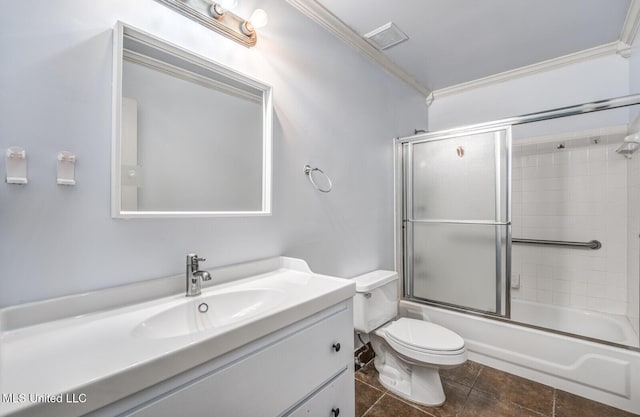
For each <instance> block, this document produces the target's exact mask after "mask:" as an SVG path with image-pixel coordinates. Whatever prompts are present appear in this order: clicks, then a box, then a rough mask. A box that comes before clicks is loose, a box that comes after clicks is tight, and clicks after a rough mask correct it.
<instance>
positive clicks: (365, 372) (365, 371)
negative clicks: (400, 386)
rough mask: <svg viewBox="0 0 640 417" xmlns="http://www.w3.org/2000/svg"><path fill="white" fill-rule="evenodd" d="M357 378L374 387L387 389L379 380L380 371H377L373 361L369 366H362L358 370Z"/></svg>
mask: <svg viewBox="0 0 640 417" xmlns="http://www.w3.org/2000/svg"><path fill="white" fill-rule="evenodd" d="M356 379H357V380H359V381H362V382H365V383H367V384H369V385H371V386H372V387H374V388H378V389H379V390H382V391H386V388H385V387H383V386H382V384H381V383H380V381H379V380H378V371H376V367H375V366H374V365H373V361H371V362H369V363H368V364H367V366H365V367H364V368H361V369H360V370H359V371H358V372H356Z"/></svg>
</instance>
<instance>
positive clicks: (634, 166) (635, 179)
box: [627, 36, 640, 335]
mask: <svg viewBox="0 0 640 417" xmlns="http://www.w3.org/2000/svg"><path fill="white" fill-rule="evenodd" d="M629 85H630V91H631V93H640V36H636V39H635V41H634V43H633V48H632V53H631V58H630V59H629ZM630 113H631V114H630V120H632V121H633V122H632V124H631V128H630V132H638V131H640V106H634V107H633V108H632V109H631V110H630ZM628 164H629V165H628V168H629V170H628V183H629V208H628V212H629V239H628V245H629V247H628V256H629V258H628V261H627V269H628V273H629V281H628V297H629V298H628V300H627V301H628V304H629V308H628V311H627V315H628V316H629V320H630V321H631V325H632V326H633V327H634V328H635V330H636V334H639V335H640V155H639V154H638V152H636V154H635V155H634V156H633V158H632V159H631V160H629V162H628Z"/></svg>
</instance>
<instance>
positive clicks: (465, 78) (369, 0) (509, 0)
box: [290, 0, 638, 91]
mask: <svg viewBox="0 0 640 417" xmlns="http://www.w3.org/2000/svg"><path fill="white" fill-rule="evenodd" d="M315 1H316V3H318V4H319V5H320V6H324V7H320V9H326V10H324V11H325V12H327V11H328V12H329V13H326V14H325V18H326V15H329V16H330V17H331V19H333V20H331V19H329V24H326V23H327V20H326V19H325V22H324V23H325V27H328V26H332V25H333V26H336V25H338V26H339V25H340V24H342V26H343V30H342V32H343V35H344V32H345V29H347V30H348V31H349V32H351V35H356V34H357V35H358V37H361V36H362V35H364V34H366V33H368V32H370V31H372V30H373V29H375V28H377V27H379V26H381V25H384V24H385V23H388V22H393V23H395V24H396V25H397V26H398V27H399V28H400V29H401V30H402V31H403V32H405V33H406V34H407V35H408V36H409V40H408V41H405V42H403V43H400V44H398V45H396V46H394V47H391V48H389V49H386V50H384V51H380V52H378V51H373V53H374V54H378V55H380V54H381V55H383V57H382V61H390V62H391V64H390V65H391V66H395V67H398V68H399V72H400V73H401V74H402V73H404V74H405V75H408V77H407V78H413V80H414V81H416V82H417V83H416V84H417V85H418V88H419V87H420V86H422V87H425V88H424V90H423V91H433V90H440V89H443V88H446V87H451V86H454V85H458V84H461V83H466V82H470V81H473V80H477V79H481V78H484V77H487V76H491V75H494V74H498V73H502V72H505V71H510V70H514V69H517V68H521V67H525V66H529V65H532V64H535V63H539V62H541V61H546V60H549V59H554V58H558V57H562V56H565V55H568V54H572V53H576V52H579V51H583V50H586V49H589V48H594V47H599V46H602V45H605V44H611V43H612V42H617V41H619V40H620V39H621V36H622V33H623V28H624V27H625V19H626V17H627V13H628V12H629V11H630V10H636V9H638V7H637V6H638V5H637V4H636V3H637V2H638V0H561V1H558V0H535V1H534V0H482V1H477V0H402V1H396V2H388V1H382V0H315ZM290 3H309V1H306V2H300V1H298V2H293V1H290ZM631 6H633V7H631ZM314 7H315V6H314ZM636 13H637V12H636ZM331 15H333V16H331ZM336 18H337V19H336ZM626 20H627V21H628V20H629V19H626ZM634 22H635V24H634V29H635V30H637V16H636V19H635V20H634ZM345 25H346V26H345ZM627 25H628V24H627ZM328 28H329V29H332V28H331V27H328ZM349 29H350V30H349ZM635 30H634V32H635ZM334 32H335V31H334ZM354 32H355V33H354ZM627 32H628V30H627ZM634 34H635V33H634ZM343 35H339V36H341V37H342V38H343V39H344V36H343ZM355 41H356V43H357V42H359V41H360V40H359V39H356V40H355ZM349 43H352V45H353V42H349ZM356 46H357V45H356ZM368 47H369V45H364V48H365V49H366V48H368ZM360 49H362V48H360ZM371 54H372V53H368V55H370V57H371ZM373 59H374V60H377V59H375V57H374V58H373ZM383 66H384V65H383ZM391 72H394V71H391ZM396 75H397V74H396ZM401 78H402V76H401ZM414 87H415V86H414Z"/></svg>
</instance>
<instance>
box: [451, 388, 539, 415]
mask: <svg viewBox="0 0 640 417" xmlns="http://www.w3.org/2000/svg"><path fill="white" fill-rule="evenodd" d="M459 416H460V417H541V414H538V413H536V412H535V411H532V410H527V409H526V408H522V407H520V406H518V405H516V404H514V403H512V402H509V401H506V400H499V399H497V398H495V397H491V396H489V395H487V394H483V393H481V392H477V391H475V390H473V391H471V394H469V398H468V399H467V402H466V404H465V406H464V408H463V409H462V412H461V413H460V414H459Z"/></svg>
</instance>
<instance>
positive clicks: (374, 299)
mask: <svg viewBox="0 0 640 417" xmlns="http://www.w3.org/2000/svg"><path fill="white" fill-rule="evenodd" d="M354 279H355V280H356V296H355V298H354V327H355V329H356V331H359V332H362V333H368V334H369V337H370V340H371V346H372V348H373V351H374V352H375V354H376V356H375V359H374V365H375V367H376V370H377V371H378V374H379V377H378V378H379V380H380V383H381V384H382V385H383V386H384V387H385V388H387V389H388V390H389V391H391V392H393V393H394V394H396V395H399V396H400V397H403V398H406V399H408V400H411V401H414V402H417V403H421V404H425V405H431V406H437V405H441V404H442V403H444V401H445V394H444V390H443V388H442V382H441V381H440V374H439V369H441V368H454V367H456V366H460V365H462V364H463V363H464V362H465V361H466V360H467V350H466V346H465V343H464V339H462V337H460V336H459V335H458V334H456V333H455V332H453V331H451V330H449V329H446V328H444V327H442V326H440V325H438V324H435V323H431V322H428V321H423V320H417V319H411V318H406V317H403V318H399V319H397V320H396V319H395V318H396V315H397V302H398V300H397V293H398V291H397V279H398V275H397V273H396V272H394V271H373V272H370V273H368V274H364V275H361V276H359V277H356V278H354Z"/></svg>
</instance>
